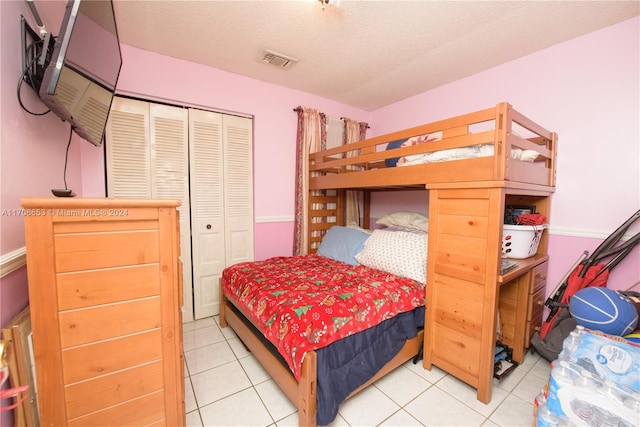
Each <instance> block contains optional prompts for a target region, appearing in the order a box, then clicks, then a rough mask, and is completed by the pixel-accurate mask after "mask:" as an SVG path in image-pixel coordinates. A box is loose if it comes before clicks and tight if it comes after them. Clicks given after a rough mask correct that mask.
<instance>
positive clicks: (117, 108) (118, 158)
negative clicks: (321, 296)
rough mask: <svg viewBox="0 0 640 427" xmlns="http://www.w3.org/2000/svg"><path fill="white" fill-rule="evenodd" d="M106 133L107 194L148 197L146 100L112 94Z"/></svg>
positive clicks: (149, 188) (148, 152)
mask: <svg viewBox="0 0 640 427" xmlns="http://www.w3.org/2000/svg"><path fill="white" fill-rule="evenodd" d="M106 135H107V143H106V144H105V145H106V150H107V194H108V195H109V196H110V197H140V198H144V197H151V165H150V163H151V162H150V151H149V103H147V102H142V101H134V100H132V99H126V98H119V97H115V98H113V103H112V105H111V112H110V113H109V121H108V122H107V129H106Z"/></svg>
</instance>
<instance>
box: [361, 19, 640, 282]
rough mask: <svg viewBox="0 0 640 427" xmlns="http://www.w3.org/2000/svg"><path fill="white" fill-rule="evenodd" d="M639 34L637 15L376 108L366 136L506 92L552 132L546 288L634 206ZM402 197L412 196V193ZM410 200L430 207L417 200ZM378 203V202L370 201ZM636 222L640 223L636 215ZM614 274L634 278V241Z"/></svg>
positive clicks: (639, 267) (639, 182)
mask: <svg viewBox="0 0 640 427" xmlns="http://www.w3.org/2000/svg"><path fill="white" fill-rule="evenodd" d="M639 35H640V18H634V19H631V20H628V21H625V22H623V23H620V24H618V25H614V26H611V27H609V28H605V29H603V30H600V31H596V32H593V33H590V34H587V35H585V36H583V37H578V38H576V39H573V40H570V41H567V42H565V43H561V44H558V45H556V46H553V47H550V48H548V49H545V50H542V51H539V52H537V53H534V54H532V55H528V56H525V57H523V58H520V59H518V60H515V61H512V62H509V63H507V64H504V65H501V66H498V67H495V68H493V69H490V70H487V71H484V72H482V73H478V74H476V75H474V76H471V77H468V78H465V79H462V80H459V81H456V82H454V83H451V84H448V85H444V86H441V87H439V88H437V89H434V90H431V91H428V92H425V93H422V94H420V95H417V96H414V97H411V98H408V99H405V100H403V101H401V102H398V103H396V104H393V105H389V106H386V107H384V108H381V109H379V110H377V111H374V112H373V116H372V119H371V124H372V127H371V130H372V135H380V134H384V133H387V132H391V131H393V130H397V129H401V128H405V127H410V126H415V125H419V124H421V123H425V122H429V121H433V120H438V119H443V118H446V117H450V116H452V115H456V114H463V113H467V112H470V111H474V110H477V109H481V108H487V107H490V106H492V105H495V104H497V103H498V102H502V101H507V102H510V103H511V104H512V105H513V106H514V108H516V109H517V110H519V111H521V112H523V113H524V114H526V115H527V116H529V117H530V118H532V119H534V120H536V121H538V122H539V123H540V124H542V125H543V126H545V127H547V128H548V129H550V130H553V131H555V132H558V135H559V143H558V147H559V148H558V165H557V188H556V192H555V194H554V195H553V199H552V211H551V228H550V230H549V231H550V233H551V236H552V238H551V239H550V248H549V254H550V256H551V260H550V272H549V287H548V292H550V290H551V289H552V288H553V287H555V285H556V284H557V281H558V280H560V279H561V278H562V276H563V275H564V273H565V272H566V271H567V269H569V268H570V267H571V265H573V263H574V261H575V260H576V259H577V257H578V256H579V255H580V254H581V253H582V251H584V250H589V251H591V250H593V249H594V248H595V247H596V246H597V245H598V244H599V243H600V242H601V241H602V239H603V238H605V237H606V236H608V235H609V234H610V233H611V232H612V231H613V230H614V229H616V228H617V227H618V226H620V225H621V224H622V223H623V222H624V221H625V220H626V219H627V218H629V217H630V216H631V215H632V214H633V213H635V212H636V211H637V210H638V209H639V208H640V134H639V132H640V105H639V104H640V96H639V95H640V58H639V53H640V46H639V44H640V37H639ZM404 196H405V200H404V202H405V203H407V204H409V203H410V200H411V198H412V197H415V196H416V195H415V194H410V193H409V194H408V193H404ZM393 197H394V198H396V199H398V198H399V197H400V196H399V195H397V194H396V195H393ZM384 200H385V196H383V195H381V196H380V201H381V203H383V201H384ZM414 209H415V210H418V211H423V210H424V211H426V207H425V205H424V204H422V202H420V203H417V204H414ZM380 212H382V213H384V209H381V208H380V205H379V206H378V208H377V212H376V209H374V210H373V213H374V214H376V213H380ZM632 231H634V232H638V231H640V221H638V223H637V224H635V226H634V228H633V229H632ZM613 273H614V274H613V275H612V277H611V278H610V280H609V286H610V287H612V288H614V289H626V288H628V287H629V286H631V285H632V284H633V283H635V282H636V281H637V280H638V279H639V278H640V246H638V247H636V249H635V250H634V252H633V253H631V254H629V255H628V256H627V257H626V258H625V260H624V261H622V263H621V264H619V265H618V267H616V268H615V269H614V270H613Z"/></svg>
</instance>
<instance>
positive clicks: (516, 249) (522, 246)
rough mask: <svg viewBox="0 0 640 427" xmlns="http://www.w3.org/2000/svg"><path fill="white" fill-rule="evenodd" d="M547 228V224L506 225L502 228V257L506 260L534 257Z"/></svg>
mask: <svg viewBox="0 0 640 427" xmlns="http://www.w3.org/2000/svg"><path fill="white" fill-rule="evenodd" d="M547 227H548V225H547V224H542V225H507V224H504V225H503V226H502V255H503V256H504V257H505V258H515V259H524V258H529V257H531V256H534V255H535V254H536V251H537V250H538V245H539V244H540V238H541V237H542V232H543V231H544V229H545V228H547Z"/></svg>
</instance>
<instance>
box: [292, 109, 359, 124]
mask: <svg viewBox="0 0 640 427" xmlns="http://www.w3.org/2000/svg"><path fill="white" fill-rule="evenodd" d="M300 111H302V107H296V108H294V109H293V112H294V113H299V112H300ZM344 119H346V117H340V120H344ZM370 128H371V126H369V125H367V129H370Z"/></svg>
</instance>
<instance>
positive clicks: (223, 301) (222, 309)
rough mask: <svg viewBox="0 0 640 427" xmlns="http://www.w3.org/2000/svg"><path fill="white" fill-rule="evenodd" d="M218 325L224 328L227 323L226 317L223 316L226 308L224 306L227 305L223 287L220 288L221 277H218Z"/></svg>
mask: <svg viewBox="0 0 640 427" xmlns="http://www.w3.org/2000/svg"><path fill="white" fill-rule="evenodd" d="M219 283H220V317H219V318H220V327H221V328H226V327H227V325H228V323H227V317H226V316H225V310H226V306H227V297H226V295H225V294H224V289H222V277H221V278H220V281H219Z"/></svg>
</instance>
